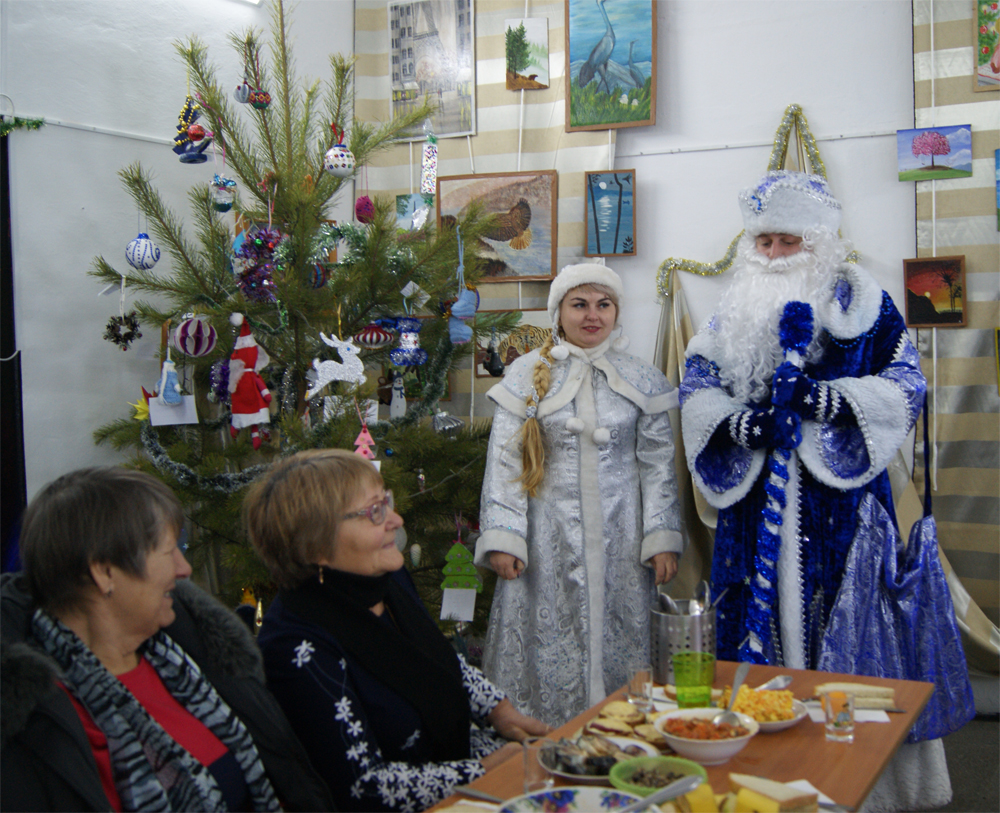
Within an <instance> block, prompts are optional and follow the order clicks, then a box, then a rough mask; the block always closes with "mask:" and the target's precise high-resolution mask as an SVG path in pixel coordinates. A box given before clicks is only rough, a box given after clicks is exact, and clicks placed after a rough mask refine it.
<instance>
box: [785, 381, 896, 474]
mask: <svg viewBox="0 0 1000 813" xmlns="http://www.w3.org/2000/svg"><path fill="white" fill-rule="evenodd" d="M829 385H830V388H831V389H834V390H836V391H837V392H839V393H840V395H841V396H842V397H843V398H844V401H845V402H846V404H847V406H848V407H849V408H850V410H851V411H852V412H853V413H854V416H855V418H856V419H857V422H858V428H859V429H860V430H861V432H862V434H863V436H864V440H865V448H866V449H867V451H868V468H867V469H866V470H865V471H864V472H862V473H861V474H860V475H858V476H857V477H853V478H851V479H844V478H843V477H839V476H838V475H837V474H835V473H834V472H833V471H831V470H830V468H829V466H828V465H827V463H826V461H825V460H824V459H823V447H822V444H821V441H820V435H819V431H820V429H821V428H822V426H821V425H820V424H817V423H815V422H814V421H803V422H802V444H801V445H800V446H799V449H798V452H799V456H800V458H801V459H802V463H803V465H804V466H805V467H806V468H807V469H808V470H809V473H810V474H812V476H813V477H815V478H816V479H817V480H819V481H820V482H821V483H823V484H825V485H828V486H830V487H831V488H838V489H842V490H846V489H852V488H860V487H861V486H863V485H866V484H867V483H869V482H871V481H872V480H874V479H875V477H876V475H878V474H880V473H881V472H882V470H883V469H885V468H886V467H887V466H888V465H889V464H890V463H891V462H892V459H893V457H894V456H895V454H896V452H897V450H898V449H899V447H900V446H902V444H903V441H905V440H906V436H907V434H909V431H910V428H911V426H910V425H909V423H908V422H907V421H906V420H905V419H903V418H902V417H901V416H904V415H907V414H909V413H908V410H909V407H908V405H907V403H906V398H905V396H904V395H903V393H902V392H901V391H900V389H899V387H898V386H897V385H896V384H895V383H894V382H892V381H889V380H886V379H884V378H879V377H877V376H864V377H863V378H838V379H835V380H834V381H831V382H829Z"/></svg>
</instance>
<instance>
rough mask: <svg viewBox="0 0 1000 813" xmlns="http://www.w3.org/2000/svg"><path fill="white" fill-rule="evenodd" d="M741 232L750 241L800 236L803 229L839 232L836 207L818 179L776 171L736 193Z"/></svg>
mask: <svg viewBox="0 0 1000 813" xmlns="http://www.w3.org/2000/svg"><path fill="white" fill-rule="evenodd" d="M740 212H741V213H742V214H743V228H744V229H745V230H746V233H747V234H749V235H750V236H751V237H756V236H757V235H758V234H765V233H778V234H795V235H799V236H801V235H802V234H804V233H805V231H806V229H812V228H816V227H817V226H825V227H826V228H828V229H829V230H830V231H831V232H833V233H834V234H836V233H837V230H838V229H839V228H840V204H839V203H838V202H837V199H836V198H835V197H834V196H833V193H832V192H831V191H830V185H829V184H828V183H827V182H826V180H825V179H824V178H821V177H820V176H819V175H808V174H806V173H805V172H790V171H788V170H784V169H782V170H776V171H771V172H768V173H767V174H766V175H765V176H764V177H763V178H761V179H760V182H759V183H758V184H757V185H756V186H752V187H750V188H749V189H744V190H743V191H742V192H740Z"/></svg>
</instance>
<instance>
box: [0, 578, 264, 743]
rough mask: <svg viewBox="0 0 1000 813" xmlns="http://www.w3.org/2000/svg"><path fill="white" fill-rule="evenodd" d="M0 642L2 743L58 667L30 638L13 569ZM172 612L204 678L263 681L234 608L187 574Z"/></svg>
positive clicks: (24, 600) (5, 581) (24, 599)
mask: <svg viewBox="0 0 1000 813" xmlns="http://www.w3.org/2000/svg"><path fill="white" fill-rule="evenodd" d="M0 610H2V623H0V629H2V643H0V683H2V685H3V692H2V694H0V739H2V741H3V742H4V743H6V742H7V741H8V740H9V739H10V738H11V737H13V736H16V735H17V734H19V733H20V732H21V731H23V730H24V728H25V726H27V724H28V720H29V719H30V717H31V715H32V713H33V712H34V711H35V709H36V708H37V707H38V705H39V704H40V703H41V702H42V701H43V700H44V699H45V698H46V697H47V696H48V695H49V694H50V693H51V692H53V691H60V690H59V689H58V688H57V687H56V686H55V681H57V680H58V679H59V667H58V666H57V665H56V663H55V662H54V661H53V660H52V659H51V658H50V657H49V656H48V655H46V654H44V653H43V652H41V651H40V650H39V649H36V648H35V646H34V644H33V641H32V638H31V616H32V614H33V613H34V610H35V605H34V602H33V601H32V599H31V595H30V593H29V592H28V590H27V585H26V584H25V583H24V579H23V578H22V577H20V575H19V574H10V573H7V574H4V575H3V577H2V581H0ZM174 611H175V612H176V614H177V618H176V620H175V621H174V623H173V624H171V625H170V626H169V627H167V630H166V631H167V634H168V635H170V636H171V638H173V639H174V640H175V641H176V642H177V643H178V644H179V645H180V646H181V647H182V648H183V649H184V650H185V651H187V652H188V654H189V655H191V657H192V658H193V659H194V660H195V661H196V662H197V663H198V665H199V666H200V667H201V669H202V671H204V672H205V673H206V676H207V677H208V678H209V680H211V679H212V676H213V675H218V676H223V677H230V678H251V679H253V680H256V681H257V682H259V683H260V684H261V685H264V683H265V680H264V667H263V661H262V658H261V655H260V651H259V650H258V648H257V644H256V642H255V641H254V640H253V636H252V635H251V634H250V631H249V630H248V629H247V628H246V626H245V625H244V624H243V622H242V621H240V619H239V618H238V617H237V616H236V614H235V613H233V612H230V611H229V610H228V609H227V608H226V607H224V606H223V605H222V604H220V603H219V602H218V601H217V600H216V599H214V598H213V597H212V596H210V595H209V594H208V593H206V592H205V591H203V590H202V589H201V588H199V587H197V586H196V585H195V584H193V583H191V582H190V581H188V580H183V581H179V582H178V583H177V586H176V587H175V588H174Z"/></svg>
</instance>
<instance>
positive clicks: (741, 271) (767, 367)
mask: <svg viewBox="0 0 1000 813" xmlns="http://www.w3.org/2000/svg"><path fill="white" fill-rule="evenodd" d="M831 241H836V242H839V241H837V240H836V238H835V237H833V236H832V235H831V236H829V237H828V238H827V239H824V240H823V243H825V245H823V246H822V248H821V249H820V250H818V251H817V250H816V249H817V248H820V247H818V246H815V243H814V242H811V243H810V245H812V246H814V248H803V249H802V250H801V251H799V252H798V253H797V254H792V255H791V256H788V257H778V258H775V259H774V260H769V259H768V258H767V257H765V256H764V255H763V254H761V253H760V252H758V251H757V249H756V246H755V240H754V238H752V237H749V236H747V235H744V237H743V238H741V240H740V243H739V254H738V259H737V261H736V263H734V267H735V269H736V271H735V273H734V274H733V281H732V283H731V284H730V286H729V288H728V289H727V290H726V292H725V294H723V297H722V301H721V303H720V305H719V311H718V315H717V316H716V327H717V339H716V346H717V354H716V358H715V361H716V363H718V365H719V372H720V379H721V381H722V384H723V386H724V387H726V388H727V389H729V391H730V392H732V394H733V396H734V397H735V398H737V399H739V400H740V401H742V402H744V403H749V402H754V403H759V402H761V401H763V400H765V398H766V397H767V395H768V393H769V392H770V389H771V378H772V377H773V375H774V370H775V368H776V367H777V366H778V365H779V364H781V362H782V361H783V360H784V351H783V350H782V348H781V340H780V337H779V335H778V323H779V321H780V319H781V314H782V311H783V309H784V307H785V304H786V303H788V302H805V303H807V304H808V305H811V306H812V308H813V312H814V313H815V311H816V303H817V301H819V299H820V298H821V296H822V295H823V294H824V292H826V291H827V289H828V284H829V282H830V278H831V276H832V272H833V269H834V263H832V262H830V261H829V260H828V259H827V257H828V256H829V255H830V249H831V248H832V246H831V245H829V243H830V242H831ZM803 245H805V243H803ZM841 256H843V255H841ZM819 332H820V331H819V330H818V327H817V325H816V323H815V320H814V322H813V337H812V341H811V342H810V344H809V348H808V350H807V351H806V360H807V361H811V360H814V359H815V358H816V357H818V355H819V353H820V352H821V351H822V348H821V347H820V343H819V338H818V337H819Z"/></svg>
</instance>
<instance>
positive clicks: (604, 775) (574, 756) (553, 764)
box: [538, 734, 660, 785]
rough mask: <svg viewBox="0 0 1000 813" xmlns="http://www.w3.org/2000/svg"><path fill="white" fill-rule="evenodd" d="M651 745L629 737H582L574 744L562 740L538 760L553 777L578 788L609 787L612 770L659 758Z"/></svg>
mask: <svg viewBox="0 0 1000 813" xmlns="http://www.w3.org/2000/svg"><path fill="white" fill-rule="evenodd" d="M659 753H660V752H659V751H657V750H656V748H655V747H654V746H652V745H650V744H649V743H648V742H642V741H641V740H633V739H629V738H628V737H601V736H599V735H597V734H583V735H581V736H580V737H578V738H577V739H575V740H571V739H567V738H566V737H563V738H562V739H561V740H559V741H558V742H553V743H552V745H548V746H546V747H545V748H544V749H543V750H542V753H541V755H540V756H539V757H538V758H539V759H540V760H541V762H542V765H543V766H545V769H546V770H547V771H548V772H549V773H551V774H552V775H553V776H558V777H560V778H562V779H567V780H569V781H570V782H573V783H574V784H577V785H606V784H608V782H609V781H610V780H609V779H608V774H609V773H610V772H611V768H612V766H614V765H615V764H617V763H618V762H622V761H624V760H626V759H632V758H633V757H637V756H646V755H649V756H657V755H658V754H659Z"/></svg>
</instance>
